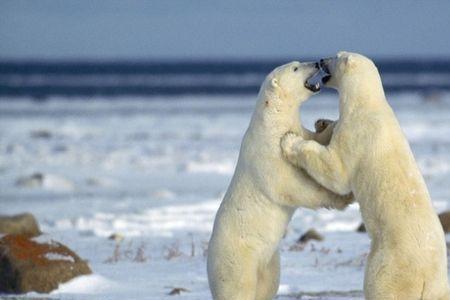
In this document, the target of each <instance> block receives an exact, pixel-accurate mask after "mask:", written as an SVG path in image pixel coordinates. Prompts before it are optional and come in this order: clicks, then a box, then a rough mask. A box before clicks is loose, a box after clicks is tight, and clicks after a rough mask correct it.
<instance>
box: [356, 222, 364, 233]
mask: <svg viewBox="0 0 450 300" xmlns="http://www.w3.org/2000/svg"><path fill="white" fill-rule="evenodd" d="M356 231H357V232H366V225H364V223H361V224H359V226H358V228H356Z"/></svg>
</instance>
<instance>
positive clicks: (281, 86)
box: [260, 61, 320, 104]
mask: <svg viewBox="0 0 450 300" xmlns="http://www.w3.org/2000/svg"><path fill="white" fill-rule="evenodd" d="M318 70H319V64H318V63H314V62H307V63H300V62H298V61H294V62H291V63H288V64H285V65H282V66H279V67H277V68H276V69H275V70H273V71H272V72H271V73H270V74H269V75H267V77H266V79H265V81H264V83H263V85H262V86H261V90H260V95H261V94H262V97H261V96H260V99H261V98H264V99H265V101H270V99H272V100H273V102H278V103H285V102H290V103H289V104H298V103H300V102H302V101H305V100H306V99H308V98H309V97H310V96H311V95H312V94H314V93H316V92H318V91H319V90H320V86H319V84H310V83H308V79H309V78H311V77H312V76H313V75H314V74H315V73H316V72H317V71H318ZM268 99H269V100H268Z"/></svg>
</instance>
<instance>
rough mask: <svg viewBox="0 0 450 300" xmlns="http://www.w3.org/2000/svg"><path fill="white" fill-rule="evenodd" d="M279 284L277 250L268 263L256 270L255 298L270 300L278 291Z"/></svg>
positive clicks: (278, 255) (278, 254)
mask: <svg viewBox="0 0 450 300" xmlns="http://www.w3.org/2000/svg"><path fill="white" fill-rule="evenodd" d="M279 284H280V253H279V251H278V250H277V251H276V252H275V253H274V254H273V256H272V258H271V260H270V261H269V264H268V265H267V266H264V267H262V268H261V270H260V271H259V272H258V281H257V287H256V298H255V299H256V300H271V299H273V297H275V295H276V294H277V291H278V286H279Z"/></svg>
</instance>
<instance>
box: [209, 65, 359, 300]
mask: <svg viewBox="0 0 450 300" xmlns="http://www.w3.org/2000/svg"><path fill="white" fill-rule="evenodd" d="M318 69H319V66H318V64H317V63H299V62H292V63H289V64H286V65H283V66H280V67H278V68H276V69H275V70H274V71H272V72H271V73H270V74H269V75H268V76H267V77H266V79H265V81H264V83H263V84H262V86H261V89H260V92H259V95H258V101H257V104H256V107H255V110H254V113H253V116H252V119H251V122H250V125H249V127H248V129H247V132H246V133H245V136H244V138H243V141H242V144H241V149H240V153H239V159H238V162H237V166H236V170H235V173H234V176H233V178H232V180H231V183H230V185H229V187H228V190H227V192H226V194H225V196H224V199H223V201H222V203H221V205H220V208H219V210H218V212H217V215H216V219H215V222H214V228H213V233H212V237H211V240H210V242H209V248H208V262H207V269H208V280H209V284H210V288H211V292H212V295H213V298H214V299H221V300H255V299H257V300H260V299H261V300H262V299H264V300H265V299H272V298H273V296H274V295H275V294H276V292H277V290H278V284H279V273H280V262H279V259H280V258H279V252H278V244H279V242H280V240H281V238H282V236H283V234H284V232H285V230H286V227H287V225H288V222H289V221H290V219H291V216H292V214H293V213H294V211H295V209H296V208H298V207H300V206H302V207H307V208H312V209H316V208H319V207H327V208H339V209H343V208H344V207H345V206H346V205H348V204H349V202H350V201H351V198H350V197H348V196H347V197H341V196H338V195H336V194H334V193H331V192H330V191H328V190H326V189H324V188H323V187H321V186H320V185H318V184H317V183H316V182H314V181H313V180H311V178H310V177H309V176H307V175H306V173H303V171H301V170H300V169H299V168H296V167H294V166H293V165H292V164H290V163H289V162H288V161H287V160H286V159H285V158H284V157H283V155H282V153H281V148H280V140H281V137H282V136H283V135H284V134H285V133H286V132H287V131H293V132H295V133H296V134H298V135H301V136H303V137H304V138H305V139H310V138H315V139H316V140H318V141H320V142H322V143H324V142H328V141H329V139H330V136H331V131H330V130H324V131H323V132H322V133H321V134H320V135H317V136H316V135H315V134H314V133H312V132H309V131H308V130H306V129H305V128H303V127H302V126H301V123H300V117H299V111H298V109H299V106H300V104H301V103H302V102H303V101H305V100H307V99H308V98H309V97H310V96H311V95H312V94H313V93H314V92H315V91H317V88H318V87H317V86H312V85H310V84H308V83H307V82H306V80H307V79H308V78H309V77H311V76H312V75H313V74H314V73H315V72H317V70H318Z"/></svg>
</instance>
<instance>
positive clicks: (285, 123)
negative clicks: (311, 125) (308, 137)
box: [251, 101, 303, 137]
mask: <svg viewBox="0 0 450 300" xmlns="http://www.w3.org/2000/svg"><path fill="white" fill-rule="evenodd" d="M277 104H279V103H273V102H270V101H269V103H268V104H266V102H265V101H262V102H261V103H259V105H258V108H257V109H256V111H255V112H254V114H253V117H252V121H251V127H252V128H253V129H254V130H257V131H260V134H262V135H270V136H272V137H282V136H283V135H284V134H285V133H286V132H294V133H296V134H300V135H303V129H302V126H301V119H300V113H299V104H297V105H290V106H287V105H286V106H281V105H277Z"/></svg>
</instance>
